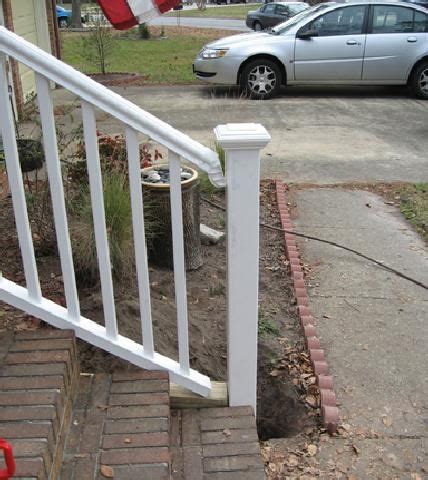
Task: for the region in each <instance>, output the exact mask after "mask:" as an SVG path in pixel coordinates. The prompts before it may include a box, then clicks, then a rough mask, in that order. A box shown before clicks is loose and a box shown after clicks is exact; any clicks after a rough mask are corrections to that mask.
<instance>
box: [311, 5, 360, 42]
mask: <svg viewBox="0 0 428 480" xmlns="http://www.w3.org/2000/svg"><path fill="white" fill-rule="evenodd" d="M365 13H366V6H365V5H355V6H352V7H344V8H337V9H336V10H333V11H332V12H328V13H325V14H324V15H321V16H319V17H318V18H316V19H315V20H313V21H312V22H311V23H310V24H308V25H306V26H305V27H304V30H303V31H307V30H315V31H317V32H318V36H319V37H331V36H336V35H358V34H360V33H363V25H364V16H365Z"/></svg>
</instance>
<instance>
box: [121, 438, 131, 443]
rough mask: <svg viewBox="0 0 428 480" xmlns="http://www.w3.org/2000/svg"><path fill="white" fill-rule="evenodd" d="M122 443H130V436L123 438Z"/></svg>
mask: <svg viewBox="0 0 428 480" xmlns="http://www.w3.org/2000/svg"><path fill="white" fill-rule="evenodd" d="M123 443H132V440H131V439H130V438H125V439H124V440H123Z"/></svg>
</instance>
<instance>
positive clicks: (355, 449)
mask: <svg viewBox="0 0 428 480" xmlns="http://www.w3.org/2000/svg"><path fill="white" fill-rule="evenodd" d="M352 449H353V450H354V452H355V453H356V454H357V455H359V454H360V449H359V448H358V447H357V446H356V445H352Z"/></svg>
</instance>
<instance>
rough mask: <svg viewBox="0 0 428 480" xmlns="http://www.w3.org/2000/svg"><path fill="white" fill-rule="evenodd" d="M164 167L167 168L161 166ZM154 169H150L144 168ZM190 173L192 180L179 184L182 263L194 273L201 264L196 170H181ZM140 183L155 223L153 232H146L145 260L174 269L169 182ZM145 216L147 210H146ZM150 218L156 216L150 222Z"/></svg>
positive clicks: (149, 213)
mask: <svg viewBox="0 0 428 480" xmlns="http://www.w3.org/2000/svg"><path fill="white" fill-rule="evenodd" d="M162 168H166V167H162ZM150 170H153V167H149V168H146V169H143V173H144V172H145V171H150ZM183 170H184V171H188V172H191V173H192V174H193V175H192V178H190V179H189V180H185V181H182V182H181V198H182V206H183V209H182V212H183V234H184V261H185V267H186V270H196V269H198V268H199V267H201V265H202V251H201V239H200V233H199V230H200V226H199V224H200V196H199V190H200V188H199V180H198V174H197V172H196V171H195V170H193V169H190V168H187V167H185V168H183ZM142 184H143V195H144V205H145V210H147V215H149V216H150V218H151V222H152V223H153V224H154V231H153V232H149V234H148V235H147V236H148V241H147V252H148V259H149V261H150V262H152V263H154V264H155V265H158V266H159V267H166V268H169V269H173V268H174V264H173V246H172V225H171V198H170V188H169V183H159V184H158V183H147V182H144V181H143V182H142ZM145 215H146V211H145ZM153 217H156V218H155V220H154V221H153Z"/></svg>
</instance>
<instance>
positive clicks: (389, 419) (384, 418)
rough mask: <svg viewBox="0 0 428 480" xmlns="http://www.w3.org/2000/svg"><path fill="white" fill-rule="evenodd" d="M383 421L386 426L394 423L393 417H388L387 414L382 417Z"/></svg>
mask: <svg viewBox="0 0 428 480" xmlns="http://www.w3.org/2000/svg"><path fill="white" fill-rule="evenodd" d="M382 423H383V424H384V425H385V426H386V427H390V426H391V425H392V418H391V417H388V416H385V417H383V418H382Z"/></svg>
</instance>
